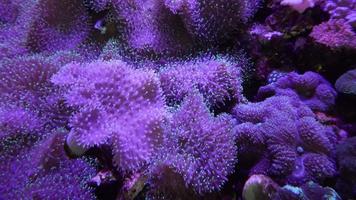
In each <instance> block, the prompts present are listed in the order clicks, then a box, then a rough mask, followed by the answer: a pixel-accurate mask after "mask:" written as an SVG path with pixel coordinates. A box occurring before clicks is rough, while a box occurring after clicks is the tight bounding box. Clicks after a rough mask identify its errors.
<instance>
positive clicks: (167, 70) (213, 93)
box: [159, 56, 245, 107]
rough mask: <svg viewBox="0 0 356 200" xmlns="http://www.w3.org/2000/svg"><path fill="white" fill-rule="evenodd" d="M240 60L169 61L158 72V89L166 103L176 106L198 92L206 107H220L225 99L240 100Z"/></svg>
mask: <svg viewBox="0 0 356 200" xmlns="http://www.w3.org/2000/svg"><path fill="white" fill-rule="evenodd" d="M244 64H245V63H243V61H241V62H240V61H234V60H229V57H224V56H222V57H219V56H216V57H213V56H202V57H198V58H195V59H192V60H188V61H183V62H182V61H180V62H172V63H169V64H167V66H166V67H164V68H162V69H161V70H160V73H159V74H160V80H161V84H162V89H163V92H164V94H165V96H166V97H167V100H168V102H169V103H170V104H174V103H177V102H178V103H179V102H181V101H182V99H183V98H184V97H185V96H186V95H187V94H188V93H190V92H191V91H193V90H195V89H198V90H199V92H200V93H202V94H203V96H204V98H205V99H206V102H207V103H208V105H209V106H211V107H214V106H220V105H223V104H224V103H225V102H227V101H229V100H235V101H241V100H242V99H243V97H242V86H241V84H242V83H241V82H242V80H241V78H242V77H241V76H242V75H241V72H240V71H241V69H242V67H245V66H244Z"/></svg>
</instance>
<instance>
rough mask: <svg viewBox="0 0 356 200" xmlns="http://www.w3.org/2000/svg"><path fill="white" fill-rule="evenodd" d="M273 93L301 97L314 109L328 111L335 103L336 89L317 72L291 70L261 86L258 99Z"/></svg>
mask: <svg viewBox="0 0 356 200" xmlns="http://www.w3.org/2000/svg"><path fill="white" fill-rule="evenodd" d="M273 95H277V96H289V97H292V98H296V99H300V100H301V101H303V102H304V103H305V104H306V105H308V106H309V107H310V108H311V109H312V110H317V111H327V110H329V109H330V108H331V107H332V106H333V105H334V104H335V98H336V91H335V90H334V89H333V87H332V86H331V85H330V83H329V82H328V81H326V80H325V79H324V78H323V77H322V76H321V75H319V74H317V73H315V72H306V73H304V74H297V73H295V72H291V73H288V74H287V75H285V76H284V77H281V78H280V79H278V80H277V81H276V82H275V83H272V84H269V85H266V86H263V87H261V88H260V89H259V91H258V94H257V96H258V99H263V98H266V97H270V96H273Z"/></svg>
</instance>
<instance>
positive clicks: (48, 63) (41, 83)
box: [0, 55, 69, 131]
mask: <svg viewBox="0 0 356 200" xmlns="http://www.w3.org/2000/svg"><path fill="white" fill-rule="evenodd" d="M59 66H60V64H58V63H55V62H54V60H52V59H51V58H45V57H44V56H40V55H34V56H22V57H18V58H12V59H4V60H2V62H1V63H0V77H1V82H0V92H1V97H0V107H1V110H2V111H3V112H1V115H3V117H4V118H7V119H4V118H3V119H4V120H5V121H3V120H1V121H2V122H1V123H6V124H7V125H5V124H3V125H4V126H17V125H16V123H18V122H17V120H18V119H20V118H22V117H24V118H23V120H24V121H23V124H22V125H21V126H23V128H25V127H26V126H27V127H28V130H23V131H30V130H31V129H32V128H34V127H35V126H37V127H38V130H37V131H39V128H41V130H42V131H48V130H49V129H52V128H55V127H57V126H64V125H65V124H66V123H67V119H68V116H69V113H68V108H66V107H65V106H64V105H63V101H62V99H61V97H62V95H61V94H62V93H61V90H60V89H59V88H58V87H56V86H54V85H53V84H52V83H51V82H50V78H51V76H52V75H53V74H54V73H56V72H57V71H58V70H59ZM10 110H12V111H10ZM9 112H12V113H11V116H12V117H7V116H6V115H8V114H6V113H9ZM16 115H17V116H16ZM1 118H2V117H1ZM6 121H7V122H6ZM35 124H37V125H35ZM31 127H32V128H31ZM32 131H33V130H32Z"/></svg>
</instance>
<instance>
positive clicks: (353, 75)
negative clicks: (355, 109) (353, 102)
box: [335, 69, 356, 95]
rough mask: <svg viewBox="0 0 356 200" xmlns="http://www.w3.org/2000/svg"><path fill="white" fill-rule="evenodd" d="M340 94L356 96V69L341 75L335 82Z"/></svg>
mask: <svg viewBox="0 0 356 200" xmlns="http://www.w3.org/2000/svg"><path fill="white" fill-rule="evenodd" d="M335 88H336V90H337V91H338V92H341V93H345V94H354V95H355V94H356V69H353V70H349V71H347V72H345V73H344V74H343V75H341V76H340V77H339V78H338V79H337V80H336V82H335Z"/></svg>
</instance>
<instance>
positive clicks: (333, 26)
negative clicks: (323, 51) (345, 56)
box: [310, 19, 356, 49]
mask: <svg viewBox="0 0 356 200" xmlns="http://www.w3.org/2000/svg"><path fill="white" fill-rule="evenodd" d="M310 37H312V38H313V39H314V40H315V41H316V42H318V43H320V44H323V45H325V46H328V47H331V48H334V49H336V48H342V47H343V48H353V49H354V48H356V33H355V32H354V31H353V30H352V27H351V26H350V25H349V24H347V23H346V21H345V20H343V19H331V20H329V21H327V22H323V23H321V24H320V25H318V26H315V27H314V28H313V31H312V32H311V33H310Z"/></svg>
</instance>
